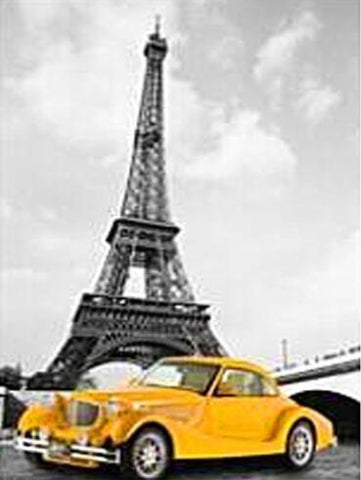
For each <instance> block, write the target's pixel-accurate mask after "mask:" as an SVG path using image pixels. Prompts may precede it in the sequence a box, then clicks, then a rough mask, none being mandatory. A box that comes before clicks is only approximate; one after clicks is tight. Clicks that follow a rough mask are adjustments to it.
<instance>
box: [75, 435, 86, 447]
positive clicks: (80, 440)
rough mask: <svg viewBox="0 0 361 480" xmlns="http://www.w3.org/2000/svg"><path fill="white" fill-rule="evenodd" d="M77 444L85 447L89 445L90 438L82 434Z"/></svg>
mask: <svg viewBox="0 0 361 480" xmlns="http://www.w3.org/2000/svg"><path fill="white" fill-rule="evenodd" d="M77 442H78V444H79V445H82V446H83V447H84V446H85V445H88V443H89V436H88V435H87V434H86V433H81V434H80V435H79V436H78V438H77Z"/></svg>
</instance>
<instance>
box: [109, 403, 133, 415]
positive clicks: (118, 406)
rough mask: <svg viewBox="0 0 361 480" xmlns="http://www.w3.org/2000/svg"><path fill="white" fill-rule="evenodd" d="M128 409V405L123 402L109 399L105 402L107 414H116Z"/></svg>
mask: <svg viewBox="0 0 361 480" xmlns="http://www.w3.org/2000/svg"><path fill="white" fill-rule="evenodd" d="M128 409H129V405H128V404H127V403H125V402H119V401H115V400H109V402H108V404H107V411H108V414H109V415H118V414H119V413H121V412H125V411H126V410H128Z"/></svg>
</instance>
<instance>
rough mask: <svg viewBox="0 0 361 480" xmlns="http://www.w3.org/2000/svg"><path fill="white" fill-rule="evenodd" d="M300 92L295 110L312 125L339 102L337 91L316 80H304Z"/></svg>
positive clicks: (339, 96) (339, 97)
mask: <svg viewBox="0 0 361 480" xmlns="http://www.w3.org/2000/svg"><path fill="white" fill-rule="evenodd" d="M300 90H301V91H300V96H299V98H298V100H297V101H296V103H295V108H296V110H298V111H299V112H300V113H301V115H303V116H304V117H305V118H306V119H307V120H309V121H310V122H312V123H318V122H320V121H321V120H323V119H324V118H325V117H326V116H327V114H328V113H329V112H330V111H331V110H333V109H334V108H335V107H337V105H339V104H340V102H341V94H340V93H339V92H338V91H336V90H335V89H334V88H332V87H331V86H330V85H322V84H321V83H320V82H318V81H316V80H306V81H305V82H304V83H303V84H302V86H301V89H300Z"/></svg>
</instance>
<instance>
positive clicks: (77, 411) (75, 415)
mask: <svg viewBox="0 0 361 480" xmlns="http://www.w3.org/2000/svg"><path fill="white" fill-rule="evenodd" d="M98 414H99V406H98V405H95V404H93V403H87V402H77V401H71V402H70V403H69V405H68V408H67V410H66V420H67V422H68V423H69V425H74V426H78V427H87V426H89V425H92V424H93V423H94V422H95V421H96V419H97V418H98Z"/></svg>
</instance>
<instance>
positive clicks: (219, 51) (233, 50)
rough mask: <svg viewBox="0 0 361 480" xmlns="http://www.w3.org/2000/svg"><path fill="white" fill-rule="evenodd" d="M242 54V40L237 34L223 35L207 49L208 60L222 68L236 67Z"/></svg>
mask: <svg viewBox="0 0 361 480" xmlns="http://www.w3.org/2000/svg"><path fill="white" fill-rule="evenodd" d="M243 56H244V42H243V40H242V39H241V38H240V37H239V35H237V36H236V35H228V36H224V37H222V38H221V39H220V40H219V41H218V42H215V44H214V45H213V46H212V47H211V48H210V50H209V59H210V61H211V62H212V63H214V64H215V65H216V66H217V67H218V68H222V69H223V70H230V69H232V68H238V67H239V64H240V63H242V60H243Z"/></svg>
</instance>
